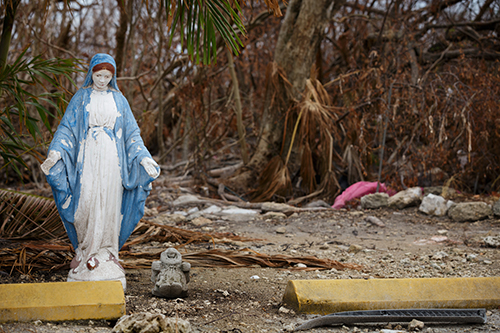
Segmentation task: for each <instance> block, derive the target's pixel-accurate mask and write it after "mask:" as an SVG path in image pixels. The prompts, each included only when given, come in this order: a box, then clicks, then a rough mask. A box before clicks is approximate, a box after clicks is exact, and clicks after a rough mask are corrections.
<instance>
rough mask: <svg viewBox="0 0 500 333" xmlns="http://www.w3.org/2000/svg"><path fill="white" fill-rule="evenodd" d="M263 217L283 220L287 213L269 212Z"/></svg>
mask: <svg viewBox="0 0 500 333" xmlns="http://www.w3.org/2000/svg"><path fill="white" fill-rule="evenodd" d="M262 218H263V219H271V220H283V219H286V214H284V213H280V212H267V213H265V214H264V215H262Z"/></svg>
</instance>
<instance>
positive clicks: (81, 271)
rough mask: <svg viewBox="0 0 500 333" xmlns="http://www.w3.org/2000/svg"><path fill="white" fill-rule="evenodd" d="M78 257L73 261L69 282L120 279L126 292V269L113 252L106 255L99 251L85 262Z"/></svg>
mask: <svg viewBox="0 0 500 333" xmlns="http://www.w3.org/2000/svg"><path fill="white" fill-rule="evenodd" d="M77 257H78V256H75V258H73V260H72V261H71V265H70V266H71V269H70V271H69V274H68V279H67V281H68V282H81V281H112V280H118V281H120V282H121V283H122V286H123V291H124V292H125V290H126V289H127V281H126V279H125V270H124V269H123V267H122V266H121V265H120V263H119V262H118V260H117V259H116V258H115V256H113V255H112V254H111V253H109V252H107V254H106V255H100V253H99V254H97V255H95V256H91V257H90V258H89V259H88V260H87V261H85V262H84V261H81V262H79V261H77Z"/></svg>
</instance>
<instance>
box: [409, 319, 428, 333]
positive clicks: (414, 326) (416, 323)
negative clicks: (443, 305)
mask: <svg viewBox="0 0 500 333" xmlns="http://www.w3.org/2000/svg"><path fill="white" fill-rule="evenodd" d="M424 326H425V324H424V322H423V321H420V320H416V319H413V320H412V321H410V323H409V324H408V331H418V330H421V329H423V328H424Z"/></svg>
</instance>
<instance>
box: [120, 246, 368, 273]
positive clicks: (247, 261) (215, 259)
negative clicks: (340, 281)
mask: <svg viewBox="0 0 500 333" xmlns="http://www.w3.org/2000/svg"><path fill="white" fill-rule="evenodd" d="M162 251H163V250H162ZM160 253H161V251H158V252H157V253H149V254H131V253H120V258H121V259H122V260H123V262H122V265H123V267H125V268H150V267H151V263H152V262H153V261H154V260H158V259H159V257H160ZM182 259H183V260H186V261H187V262H189V263H190V264H191V266H193V267H223V268H241V267H251V266H254V265H259V266H260V267H270V268H286V269H296V270H318V269H332V268H335V269H338V270H344V269H355V270H361V269H363V267H362V266H361V265H357V264H349V263H341V262H339V261H337V260H332V259H320V258H317V257H314V256H307V257H294V256H288V255H284V254H277V255H268V254H262V253H258V252H255V251H253V250H251V249H248V248H246V249H240V250H219V249H213V250H208V251H200V252H194V253H183V254H182ZM297 264H305V265H306V266H307V267H305V268H295V266H296V265H297Z"/></svg>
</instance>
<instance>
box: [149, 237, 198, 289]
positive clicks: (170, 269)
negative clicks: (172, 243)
mask: <svg viewBox="0 0 500 333" xmlns="http://www.w3.org/2000/svg"><path fill="white" fill-rule="evenodd" d="M190 270H191V264H190V263H188V262H183V261H182V256H181V254H180V253H179V251H177V250H176V249H174V248H172V247H170V248H168V249H167V250H165V251H163V252H162V254H161V255H160V260H159V261H155V262H153V264H152V265H151V281H152V282H153V283H154V284H155V285H154V287H153V295H155V296H159V297H165V298H177V297H186V296H187V284H188V282H189V271H190Z"/></svg>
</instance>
